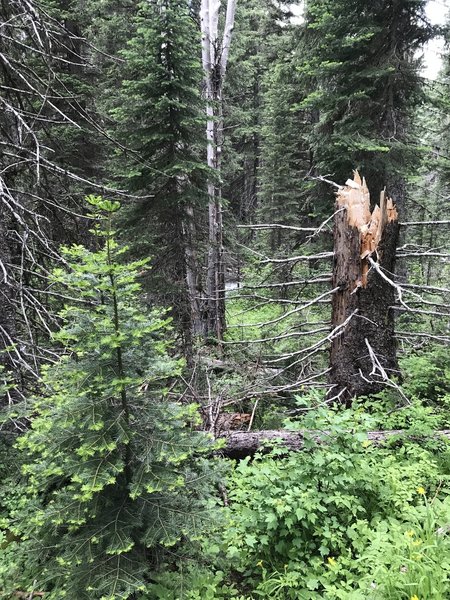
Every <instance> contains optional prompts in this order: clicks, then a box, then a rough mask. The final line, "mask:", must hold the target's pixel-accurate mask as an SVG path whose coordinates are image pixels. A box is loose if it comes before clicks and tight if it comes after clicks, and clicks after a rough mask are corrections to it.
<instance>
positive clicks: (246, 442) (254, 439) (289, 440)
mask: <svg viewBox="0 0 450 600" xmlns="http://www.w3.org/2000/svg"><path fill="white" fill-rule="evenodd" d="M311 434H312V437H313V438H314V439H315V440H316V441H317V442H318V443H321V442H323V443H326V440H327V437H328V436H329V433H328V432H326V431H317V432H310V431H309V432H308V437H310V436H311ZM404 434H405V432H404V431H403V430H401V429H393V430H387V431H368V432H367V440H368V441H370V442H372V443H373V444H375V445H378V444H381V443H383V442H384V441H386V440H388V439H389V438H392V437H394V436H401V435H404ZM407 435H408V437H409V438H410V439H417V438H419V437H420V436H419V435H417V434H407ZM434 435H435V437H436V438H439V437H440V436H442V437H444V438H447V439H450V429H443V430H440V431H436V432H435V434H434ZM427 437H428V436H427ZM220 439H224V440H225V447H224V448H222V449H221V451H220V452H221V454H223V456H226V457H227V458H236V459H240V458H245V457H246V456H252V455H253V454H255V452H257V451H258V450H262V451H269V450H270V449H271V448H273V446H274V445H275V444H276V443H277V442H279V443H280V445H281V446H284V447H286V448H287V449H288V450H290V451H293V452H299V451H301V450H303V448H304V445H305V432H304V431H288V430H284V429H281V430H276V429H272V430H266V431H224V432H222V433H221V435H220Z"/></svg>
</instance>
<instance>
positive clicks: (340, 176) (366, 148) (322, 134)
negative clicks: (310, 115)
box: [301, 0, 432, 209]
mask: <svg viewBox="0 0 450 600" xmlns="http://www.w3.org/2000/svg"><path fill="white" fill-rule="evenodd" d="M425 5H426V2H425V0H404V1H402V2H390V1H387V0H376V1H374V2H368V1H367V0H350V1H347V0H345V1H337V2H335V1H330V0H309V1H308V2H307V5H306V30H305V50H306V51H307V59H306V60H305V61H304V62H303V64H302V66H301V69H302V71H303V72H304V73H305V74H308V75H311V76H312V77H313V82H314V87H313V88H312V89H311V91H310V94H309V96H308V98H307V99H306V100H305V101H304V102H303V106H308V107H312V108H314V109H316V110H318V111H319V112H320V118H319V122H318V124H317V126H316V127H315V129H314V131H313V133H312V136H311V148H312V150H313V152H314V164H315V168H316V170H317V172H318V173H319V174H321V175H329V174H332V176H333V177H334V179H335V181H339V182H342V181H346V180H347V179H348V178H349V177H350V176H351V173H352V169H354V168H359V169H360V170H361V172H363V173H364V174H365V176H366V179H367V183H368V185H369V188H370V189H371V190H372V193H373V199H374V200H376V199H377V197H378V195H379V192H380V190H381V189H382V188H383V186H384V185H387V186H388V191H389V193H390V194H391V195H392V196H393V197H394V199H395V201H396V202H397V204H398V205H399V206H400V208H401V209H402V208H403V207H404V201H405V198H404V196H405V190H404V177H405V173H406V172H407V170H408V169H411V168H412V166H413V165H414V161H415V160H416V158H417V156H416V155H417V153H415V147H414V140H413V139H412V138H411V130H410V128H409V124H410V117H411V110H412V108H413V107H414V106H416V105H417V104H418V103H419V102H421V100H422V99H423V94H422V90H421V79H420V77H419V67H420V58H418V57H417V51H418V50H420V49H421V47H422V45H423V44H424V43H425V42H426V41H427V40H428V39H429V38H430V36H431V35H432V28H431V27H430V26H429V24H428V21H427V18H426V15H425Z"/></svg>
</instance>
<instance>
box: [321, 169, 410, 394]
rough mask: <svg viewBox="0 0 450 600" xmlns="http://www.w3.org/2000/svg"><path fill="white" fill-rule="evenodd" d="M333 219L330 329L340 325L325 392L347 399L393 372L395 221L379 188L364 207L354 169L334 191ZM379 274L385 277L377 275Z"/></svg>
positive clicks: (364, 192)
mask: <svg viewBox="0 0 450 600" xmlns="http://www.w3.org/2000/svg"><path fill="white" fill-rule="evenodd" d="M336 209H337V211H339V212H338V213H337V214H336V218H335V224H334V255H335V256H334V268H333V289H334V288H339V290H338V291H337V292H336V293H335V294H334V295H333V303H332V324H333V328H336V327H338V326H339V325H342V324H343V323H344V322H345V321H346V320H347V319H349V321H348V322H347V324H346V326H345V327H343V328H342V330H341V331H340V334H339V335H337V336H335V338H334V339H333V341H332V345H331V350H330V367H331V371H330V376H329V380H330V383H331V384H333V387H332V388H331V391H330V394H329V396H330V397H332V396H336V395H338V397H339V399H340V400H341V401H344V402H349V401H350V400H351V399H352V398H354V397H355V396H363V395H366V394H371V393H372V394H373V393H375V392H378V391H380V390H381V389H382V388H383V386H384V383H385V381H386V376H388V377H391V376H392V375H397V374H398V362H397V357H396V340H395V335H394V311H393V310H392V309H391V308H390V307H392V306H393V305H394V304H395V301H396V298H395V294H396V291H395V287H394V285H393V284H392V283H391V282H389V280H390V279H392V274H393V273H394V269H395V252H396V247H397V242H398V234H399V224H398V217H397V211H396V209H395V206H394V205H393V203H392V201H391V200H390V199H389V198H387V197H386V196H385V194H384V192H382V194H381V199H380V206H375V208H374V210H373V211H372V212H371V211H370V195H369V192H368V189H367V186H366V184H365V181H364V180H363V181H361V179H360V177H359V175H358V173H355V179H354V181H352V182H350V181H349V182H347V185H346V186H345V187H344V188H342V189H341V190H340V191H339V193H338V196H337V201H336ZM383 275H385V277H384V276H383Z"/></svg>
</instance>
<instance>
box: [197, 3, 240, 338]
mask: <svg viewBox="0 0 450 600" xmlns="http://www.w3.org/2000/svg"><path fill="white" fill-rule="evenodd" d="M220 4H221V2H220V0H202V3H201V12H200V19H201V29H202V63H203V69H204V72H205V90H206V103H207V107H206V115H207V125H206V138H207V143H208V149H207V163H208V167H209V168H210V169H211V170H212V171H213V172H214V174H215V176H214V178H211V179H210V181H209V182H208V197H209V202H208V219H209V221H208V222H209V236H208V265H207V275H206V293H207V301H206V311H205V314H206V321H205V334H206V336H207V337H213V338H215V339H216V340H217V341H218V342H219V343H220V341H221V340H222V339H223V333H224V331H225V269H224V263H223V220H222V190H221V181H220V167H221V152H222V135H223V115H222V92H223V82H224V78H225V73H226V69H227V63H228V55H229V49H230V43H231V35H232V32H233V27H234V16H235V11H236V0H228V2H227V11H226V16H225V27H224V31H223V37H222V41H221V42H220V41H219V35H218V24H219V12H220Z"/></svg>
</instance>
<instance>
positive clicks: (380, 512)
mask: <svg viewBox="0 0 450 600" xmlns="http://www.w3.org/2000/svg"><path fill="white" fill-rule="evenodd" d="M375 422H376V420H374V419H373V418H372V417H369V416H367V415H366V414H365V413H364V412H363V411H362V410H360V409H351V410H350V409H348V410H344V409H342V408H340V409H338V408H334V409H329V408H327V407H319V408H317V409H316V410H313V411H310V412H309V413H307V416H306V417H303V418H301V419H298V420H296V421H295V422H290V423H288V426H289V428H291V429H292V428H293V429H300V430H301V431H302V432H303V434H304V447H303V449H302V451H300V452H287V451H286V449H285V448H283V447H281V446H280V447H278V448H275V449H274V450H272V451H271V452H270V453H269V454H262V453H258V454H257V455H256V456H255V457H253V458H252V459H245V460H243V461H241V462H240V463H239V464H238V465H237V466H236V469H235V471H234V474H233V476H232V478H231V481H230V482H229V502H230V505H229V508H228V509H226V512H227V519H228V527H226V528H225V529H224V532H223V533H222V535H221V540H222V543H221V546H220V549H219V548H218V547H216V548H215V551H216V560H217V563H218V564H223V562H226V563H227V564H229V565H230V569H231V572H234V574H235V575H234V576H235V579H236V581H239V582H240V586H241V589H242V590H243V591H245V592H246V593H247V594H249V595H251V596H252V597H254V598H259V597H263V598H267V599H269V598H270V599H271V600H272V599H274V600H276V599H280V600H281V599H288V598H291V599H294V600H297V599H301V600H312V599H316V598H317V599H318V598H330V599H332V598H333V599H335V598H342V599H352V600H359V599H360V600H363V599H369V598H373V599H374V600H375V599H377V600H378V599H385V600H402V599H407V600H410V598H414V600H417V598H418V599H420V600H423V599H424V598H447V597H448V596H446V595H445V594H447V592H444V591H443V590H446V589H447V588H448V581H447V579H448V576H449V575H450V536H449V531H448V523H449V520H450V501H449V497H448V489H449V488H448V484H447V474H446V470H445V469H443V467H442V461H441V460H439V459H438V458H437V457H436V456H435V454H436V453H435V449H434V448H426V447H425V448H422V447H421V441H420V439H417V438H416V440H415V441H410V442H409V443H406V442H404V440H403V439H402V438H398V439H397V440H394V441H393V442H391V443H390V444H386V445H382V446H378V445H375V444H373V443H372V442H371V441H370V440H369V439H368V437H367V431H369V430H371V429H373V425H374V423H375ZM438 443H439V445H440V446H439V447H440V449H441V451H442V452H443V453H444V454H445V453H446V444H445V442H443V441H439V442H438ZM411 532H413V533H411ZM211 545H212V546H214V543H212V544H211ZM419 555H420V556H419ZM427 590H428V592H427ZM439 594H441V595H439ZM415 596H416V597H415Z"/></svg>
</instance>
